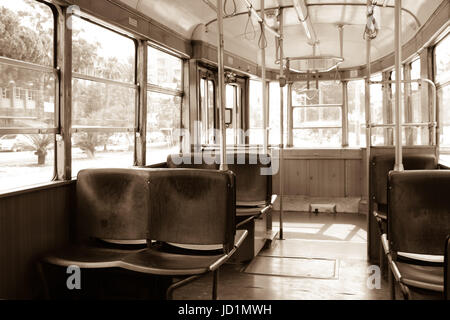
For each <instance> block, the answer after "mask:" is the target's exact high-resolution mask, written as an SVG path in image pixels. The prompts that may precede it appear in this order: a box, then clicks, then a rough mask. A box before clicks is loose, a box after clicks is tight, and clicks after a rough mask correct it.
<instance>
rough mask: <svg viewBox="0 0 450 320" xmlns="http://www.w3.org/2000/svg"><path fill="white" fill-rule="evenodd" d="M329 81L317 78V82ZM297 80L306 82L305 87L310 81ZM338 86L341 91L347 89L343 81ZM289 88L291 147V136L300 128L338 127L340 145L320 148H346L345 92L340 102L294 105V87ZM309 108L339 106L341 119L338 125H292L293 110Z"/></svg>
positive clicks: (330, 128) (323, 128)
mask: <svg viewBox="0 0 450 320" xmlns="http://www.w3.org/2000/svg"><path fill="white" fill-rule="evenodd" d="M330 81H332V80H319V82H330ZM298 82H306V83H307V87H308V88H309V83H310V82H311V81H308V80H306V81H303V80H302V81H298ZM339 86H340V89H341V91H342V92H343V90H344V88H345V90H347V88H346V86H345V85H344V82H343V81H339ZM317 87H319V83H317ZM289 88H290V92H288V96H289V95H290V96H291V97H290V102H291V105H290V106H289V105H288V108H289V113H290V118H291V119H292V120H291V122H292V123H291V126H290V128H289V130H290V131H291V132H290V133H289V136H291V137H292V138H291V139H292V140H291V141H292V147H294V148H295V147H296V146H295V144H294V139H293V136H294V131H302V130H327V129H328V130H333V129H338V130H340V131H341V137H340V140H341V142H340V145H336V146H333V147H332V146H330V147H328V146H327V147H321V148H338V147H340V148H346V147H347V146H346V145H345V144H346V140H347V139H345V135H346V134H347V132H348V128H347V127H348V121H347V127H346V126H345V124H344V117H348V112H347V114H344V111H345V110H344V109H345V108H344V106H345V104H346V101H344V100H345V99H346V98H347V94H343V95H342V103H319V104H312V105H304V104H298V105H296V104H294V99H293V95H294V89H293V86H292V85H291V86H289ZM316 90H320V88H317V89H316ZM288 99H289V98H288ZM309 108H339V109H340V111H341V119H340V121H339V123H340V124H339V125H328V126H324V125H318V126H295V125H294V111H295V110H296V109H304V110H305V111H306V110H308V109H309Z"/></svg>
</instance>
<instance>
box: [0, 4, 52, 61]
mask: <svg viewBox="0 0 450 320" xmlns="http://www.w3.org/2000/svg"><path fill="white" fill-rule="evenodd" d="M0 30H1V37H0V56H3V57H7V58H11V59H16V60H21V61H26V62H31V63H36V64H40V65H46V66H52V65H53V13H52V11H51V9H50V7H49V6H47V5H45V4H42V3H39V2H37V1H32V0H15V1H1V2H0Z"/></svg>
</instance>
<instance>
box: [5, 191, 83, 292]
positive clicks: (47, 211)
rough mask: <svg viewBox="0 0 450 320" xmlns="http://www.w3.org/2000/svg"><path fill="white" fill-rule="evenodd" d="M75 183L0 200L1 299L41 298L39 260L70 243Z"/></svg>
mask: <svg viewBox="0 0 450 320" xmlns="http://www.w3.org/2000/svg"><path fill="white" fill-rule="evenodd" d="M74 190H75V184H74V183H71V184H65V185H59V186H55V187H52V188H47V189H40V190H35V191H30V192H26V193H20V194H16V195H11V196H6V197H2V198H0V299H30V298H36V297H38V296H39V295H40V278H39V277H38V273H37V269H36V260H37V259H38V257H39V256H40V255H42V254H43V253H45V252H47V251H50V250H54V249H56V248H59V247H62V246H65V245H67V244H68V242H69V240H70V225H71V223H70V222H71V217H72V215H71V211H72V208H73V199H74Z"/></svg>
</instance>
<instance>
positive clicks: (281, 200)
mask: <svg viewBox="0 0 450 320" xmlns="http://www.w3.org/2000/svg"><path fill="white" fill-rule="evenodd" d="M279 22H280V29H279V33H280V40H279V46H280V155H279V157H280V160H279V177H280V178H279V183H280V240H283V214H284V212H283V193H284V186H283V183H284V181H283V157H284V156H283V153H284V152H283V150H284V92H283V88H284V87H285V85H286V80H285V79H286V78H285V75H284V66H283V64H284V62H283V61H284V50H283V44H284V28H283V22H284V17H283V9H281V10H280V21H279Z"/></svg>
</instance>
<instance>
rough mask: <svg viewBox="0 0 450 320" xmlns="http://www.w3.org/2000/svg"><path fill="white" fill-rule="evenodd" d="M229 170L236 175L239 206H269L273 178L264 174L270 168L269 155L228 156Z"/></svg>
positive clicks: (236, 154)
mask: <svg viewBox="0 0 450 320" xmlns="http://www.w3.org/2000/svg"><path fill="white" fill-rule="evenodd" d="M227 162H228V169H229V170H231V171H233V172H234V174H235V175H236V202H237V204H238V205H261V204H268V203H269V202H270V198H271V197H272V176H271V175H265V174H264V170H263V169H264V168H270V166H271V158H270V156H268V155H260V154H256V153H255V154H249V153H235V154H230V155H228V156H227Z"/></svg>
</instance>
